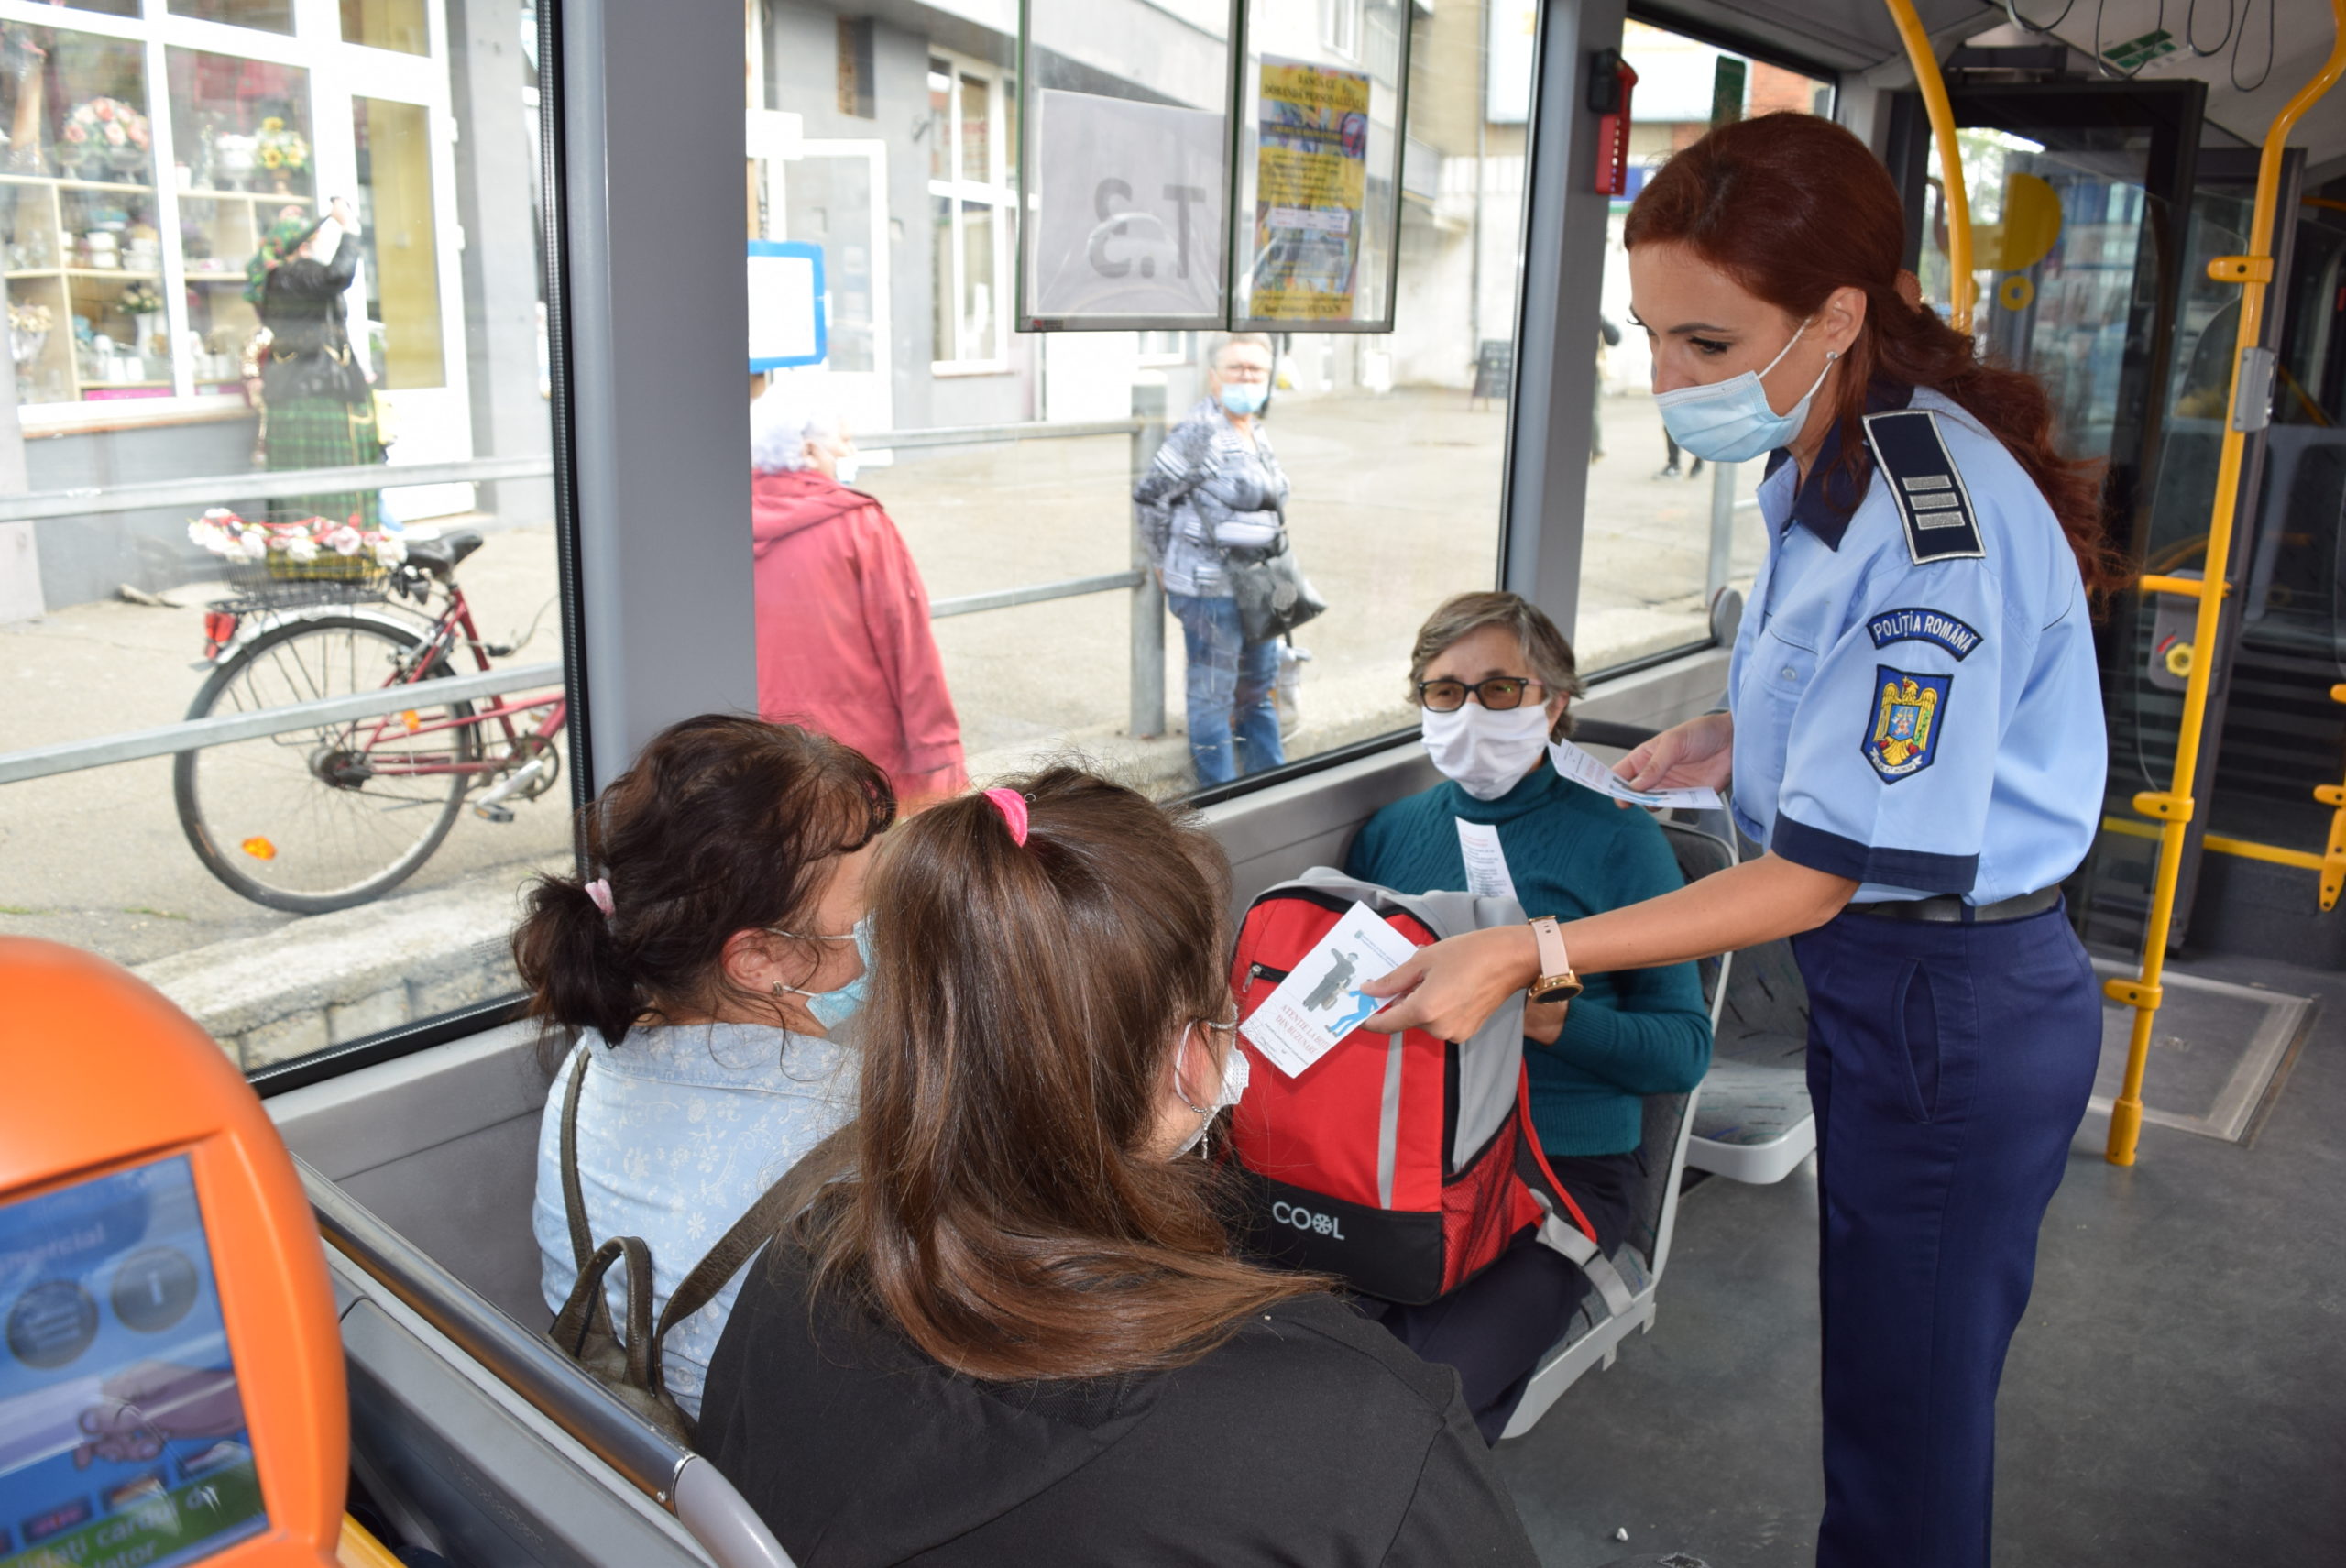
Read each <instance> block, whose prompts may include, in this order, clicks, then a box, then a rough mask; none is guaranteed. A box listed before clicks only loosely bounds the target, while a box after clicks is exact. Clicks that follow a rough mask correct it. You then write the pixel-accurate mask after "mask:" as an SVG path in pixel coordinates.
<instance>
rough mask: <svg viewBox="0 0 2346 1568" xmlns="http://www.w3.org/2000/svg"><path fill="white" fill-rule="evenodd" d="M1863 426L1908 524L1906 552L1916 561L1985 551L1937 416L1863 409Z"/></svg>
mask: <svg viewBox="0 0 2346 1568" xmlns="http://www.w3.org/2000/svg"><path fill="white" fill-rule="evenodd" d="M1865 426H1866V444H1867V445H1869V446H1870V447H1872V448H1873V456H1874V463H1875V466H1878V467H1879V468H1880V470H1881V477H1882V482H1883V483H1884V484H1886V485H1888V486H1889V487H1890V494H1891V499H1894V500H1895V501H1896V502H1897V503H1898V515H1899V517H1900V519H1901V520H1902V521H1904V522H1905V524H1906V553H1907V554H1909V555H1911V556H1912V557H1913V561H1914V565H1917V566H1920V565H1924V564H1925V563H1927V562H1931V561H1954V560H1963V559H1972V560H1977V559H1979V558H1980V557H1982V556H1984V555H1986V554H1988V552H1987V549H1986V547H1985V546H1984V545H1983V544H1981V543H1980V539H1979V518H1978V516H1977V515H1976V514H1975V513H1974V512H1973V511H1972V510H1971V492H1970V491H1969V490H1968V489H1966V488H1964V487H1963V476H1962V475H1960V474H1958V473H1957V472H1956V471H1955V459H1954V458H1953V457H1951V456H1949V455H1947V450H1946V441H1945V440H1943V439H1942V438H1941V437H1940V435H1939V422H1938V416H1937V415H1936V414H1935V413H1933V412H1931V411H1930V410H1928V409H1896V410H1892V411H1890V412H1887V413H1878V414H1868V415H1866V416H1865Z"/></svg>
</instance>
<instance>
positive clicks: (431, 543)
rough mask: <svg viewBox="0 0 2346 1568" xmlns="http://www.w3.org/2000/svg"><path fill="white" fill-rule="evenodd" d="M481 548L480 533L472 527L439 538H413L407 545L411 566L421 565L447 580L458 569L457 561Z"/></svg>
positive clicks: (408, 559) (434, 574)
mask: <svg viewBox="0 0 2346 1568" xmlns="http://www.w3.org/2000/svg"><path fill="white" fill-rule="evenodd" d="M479 548H480V535H479V534H477V533H475V532H473V531H472V530H471V529H468V528H467V529H462V530H459V531H458V532H455V533H448V534H443V535H442V536H441V537H439V538H438V539H417V540H411V541H410V542H409V543H408V547H407V561H408V565H411V566H421V567H422V568H423V569H424V570H425V571H427V572H429V573H431V574H432V575H433V576H435V577H438V578H441V579H442V580H443V581H444V580H446V578H447V576H448V574H449V573H451V572H453V571H455V569H456V563H457V562H459V561H462V560H463V559H464V558H465V557H466V556H467V555H469V554H472V553H473V552H474V551H476V550H477V549H479Z"/></svg>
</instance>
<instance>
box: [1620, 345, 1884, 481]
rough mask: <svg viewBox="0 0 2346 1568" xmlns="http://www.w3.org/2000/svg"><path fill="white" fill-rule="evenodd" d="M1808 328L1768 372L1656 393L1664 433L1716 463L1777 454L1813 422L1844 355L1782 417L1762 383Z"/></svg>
mask: <svg viewBox="0 0 2346 1568" xmlns="http://www.w3.org/2000/svg"><path fill="white" fill-rule="evenodd" d="M1807 330H1808V323H1806V322H1803V323H1800V332H1795V333H1793V334H1792V343H1798V342H1799V341H1800V339H1801V333H1804V332H1806V331H1807ZM1792 343H1787V344H1785V345H1784V346H1783V347H1782V348H1781V350H1779V351H1778V353H1777V355H1776V356H1775V357H1774V358H1773V359H1770V361H1768V368H1767V370H1760V371H1757V372H1754V371H1750V370H1746V371H1744V372H1743V373H1742V374H1741V375H1739V376H1729V377H1728V378H1727V379H1726V380H1724V381H1713V382H1710V383H1708V384H1707V385H1705V386H1699V387H1681V388H1679V389H1677V390H1676V391H1672V392H1656V393H1655V394H1654V395H1653V401H1654V407H1656V408H1658V409H1660V410H1661V423H1662V428H1664V429H1665V430H1667V431H1669V432H1670V439H1671V440H1672V441H1674V442H1676V443H1678V444H1679V445H1681V446H1683V447H1684V448H1685V449H1686V450H1687V451H1689V452H1691V453H1693V454H1694V455H1695V456H1697V457H1707V458H1709V459H1710V460H1711V461H1712V462H1714V463H1743V462H1748V461H1749V460H1750V459H1752V458H1754V457H1757V456H1759V455H1760V454H1762V453H1765V452H1772V451H1774V450H1775V449H1776V448H1777V447H1779V446H1782V445H1784V444H1786V443H1788V442H1790V441H1791V440H1792V437H1793V436H1795V435H1798V434H1799V433H1800V430H1801V426H1803V424H1806V423H1807V422H1808V405H1809V400H1811V399H1812V398H1814V397H1815V396H1816V389H1817V388H1819V387H1822V386H1823V385H1825V377H1827V376H1830V375H1831V374H1832V373H1833V363H1834V361H1835V360H1836V359H1838V358H1840V357H1841V356H1839V355H1838V354H1827V355H1826V356H1825V368H1824V369H1822V370H1820V371H1818V372H1817V373H1816V379H1815V380H1814V382H1812V383H1811V384H1810V386H1809V389H1808V390H1807V391H1805V392H1803V393H1802V394H1801V397H1800V401H1798V402H1796V403H1794V404H1793V405H1792V410H1791V411H1790V412H1788V413H1781V414H1780V413H1778V412H1777V411H1775V409H1774V407H1773V406H1771V405H1770V403H1769V401H1768V389H1767V388H1766V387H1765V386H1763V385H1762V384H1761V382H1760V378H1761V377H1762V376H1765V375H1767V374H1768V371H1769V370H1773V369H1774V368H1775V367H1777V366H1779V365H1781V364H1782V363H1783V362H1784V356H1785V355H1787V354H1790V353H1791V352H1792Z"/></svg>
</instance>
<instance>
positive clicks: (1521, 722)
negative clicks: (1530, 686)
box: [1419, 702, 1548, 800]
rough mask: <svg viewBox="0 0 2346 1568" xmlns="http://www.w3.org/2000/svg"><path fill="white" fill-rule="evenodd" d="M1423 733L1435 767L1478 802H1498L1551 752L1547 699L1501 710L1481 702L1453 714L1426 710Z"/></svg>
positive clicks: (1459, 709)
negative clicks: (1545, 702) (1549, 748)
mask: <svg viewBox="0 0 2346 1568" xmlns="http://www.w3.org/2000/svg"><path fill="white" fill-rule="evenodd" d="M1419 728H1420V735H1421V737H1422V739H1423V740H1424V741H1425V747H1426V750H1427V751H1429V752H1431V753H1432V755H1433V765H1434V766H1435V767H1437V768H1440V769H1441V770H1442V773H1444V774H1445V775H1446V776H1448V777H1450V778H1453V779H1455V780H1457V781H1458V787H1459V788H1460V789H1463V790H1464V791H1465V792H1466V793H1467V794H1468V795H1473V796H1474V798H1475V799H1476V800H1496V799H1497V798H1498V797H1499V796H1501V795H1505V794H1507V791H1509V790H1511V789H1513V788H1514V787H1515V786H1516V785H1518V784H1521V783H1522V782H1523V775H1524V774H1526V773H1529V772H1530V771H1531V770H1532V769H1533V768H1534V767H1536V766H1538V765H1539V762H1540V759H1541V758H1543V757H1545V756H1546V755H1547V754H1548V708H1547V705H1546V704H1544V703H1537V704H1535V703H1525V704H1524V705H1523V706H1522V707H1507V708H1501V709H1499V710H1498V711H1496V712H1493V711H1492V710H1491V709H1489V708H1487V707H1484V706H1483V705H1482V704H1481V703H1479V702H1469V703H1465V704H1464V705H1462V706H1461V707H1458V709H1457V710H1456V711H1454V712H1452V713H1436V712H1435V711H1434V710H1433V709H1431V708H1427V709H1425V710H1424V714H1423V717H1422V718H1421V719H1420V726H1419Z"/></svg>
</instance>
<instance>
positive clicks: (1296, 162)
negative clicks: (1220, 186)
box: [1248, 55, 1369, 322]
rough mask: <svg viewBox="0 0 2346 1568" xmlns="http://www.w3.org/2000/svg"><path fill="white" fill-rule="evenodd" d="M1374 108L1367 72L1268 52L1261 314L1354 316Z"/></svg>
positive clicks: (1258, 245)
mask: <svg viewBox="0 0 2346 1568" xmlns="http://www.w3.org/2000/svg"><path fill="white" fill-rule="evenodd" d="M1368 105H1369V82H1368V77H1367V76H1366V75H1365V73H1363V72H1361V71H1331V70H1329V69H1328V68H1326V67H1325V66H1319V65H1307V64H1304V63H1302V62H1300V61H1296V60H1275V59H1273V58H1271V57H1270V56H1267V55H1266V56H1265V57H1264V59H1263V86H1262V111H1261V117H1260V120H1259V122H1258V124H1259V130H1260V146H1259V148H1258V149H1257V151H1256V153H1255V265H1254V269H1253V279H1254V294H1253V302H1252V304H1251V305H1250V307H1249V311H1248V313H1249V314H1251V315H1252V316H1254V317H1255V318H1256V319H1258V320H1264V321H1295V322H1314V321H1344V320H1347V319H1349V318H1351V317H1352V316H1353V315H1354V314H1355V312H1354V303H1353V293H1354V285H1355V283H1356V281H1357V280H1358V276H1359V271H1360V247H1361V223H1362V218H1363V215H1364V214H1365V208H1366V203H1367V199H1368Z"/></svg>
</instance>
